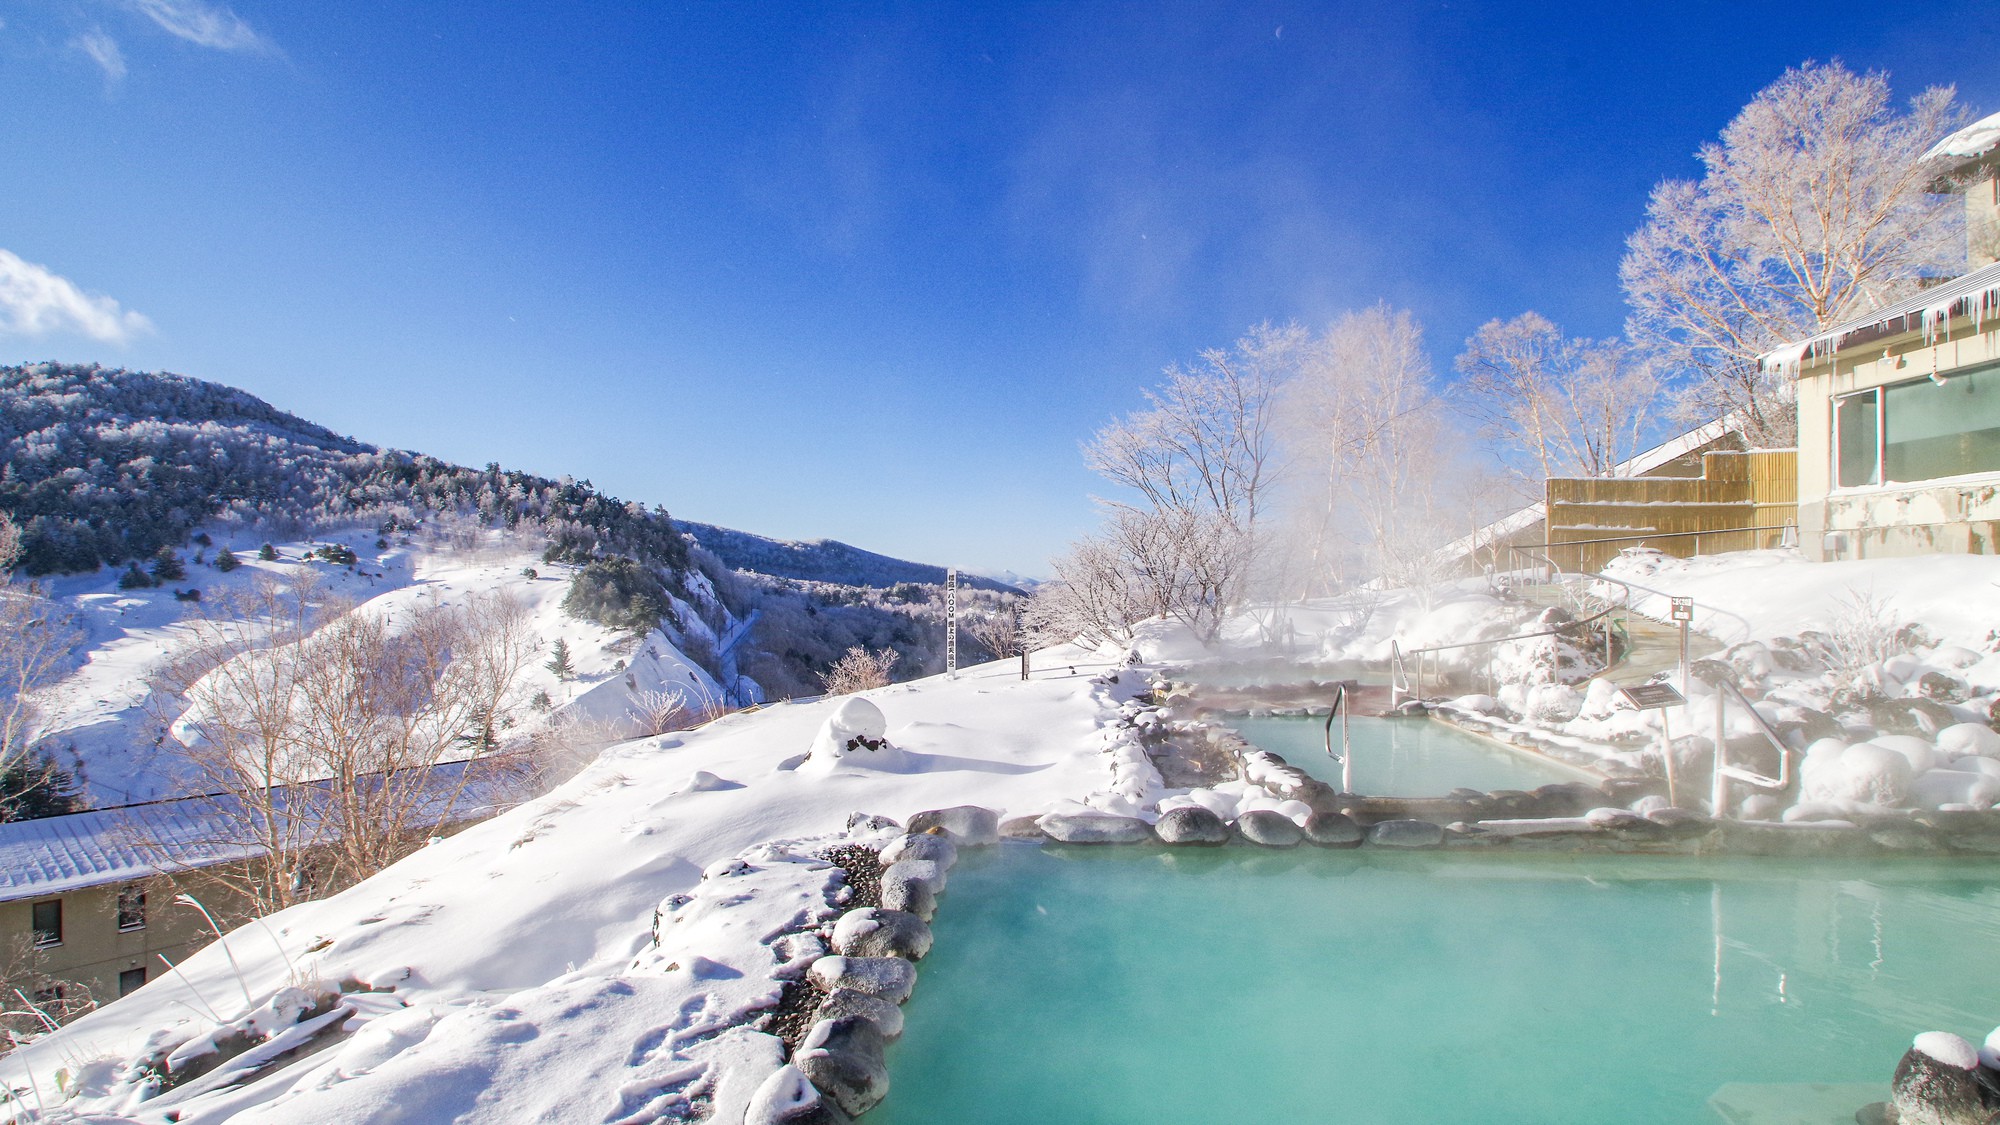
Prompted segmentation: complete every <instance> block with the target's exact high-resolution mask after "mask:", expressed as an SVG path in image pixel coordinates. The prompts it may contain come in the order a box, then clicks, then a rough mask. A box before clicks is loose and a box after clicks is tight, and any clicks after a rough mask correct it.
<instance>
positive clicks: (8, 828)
mask: <svg viewBox="0 0 2000 1125" xmlns="http://www.w3.org/2000/svg"><path fill="white" fill-rule="evenodd" d="M463 769H464V763H450V764H448V765H443V766H439V767H438V768H437V769H435V770H433V771H432V773H431V778H430V784H431V787H432V788H433V789H434V790H435V793H436V795H437V796H438V797H439V798H441V799H442V798H446V797H448V796H449V795H450V793H451V791H452V790H453V789H454V788H456V786H457V783H458V776H459V774H460V773H461V772H462V771H463ZM495 776H496V772H495V771H491V770H482V771H480V772H479V774H478V775H476V776H475V778H474V780H473V781H472V782H470V783H468V784H467V785H466V790H465V792H464V793H463V794H462V795H461V796H460V798H459V799H458V800H457V801H456V802H455V803H454V804H452V805H451V807H450V809H449V810H448V811H449V813H450V815H451V816H452V818H453V819H454V820H457V819H464V818H468V817H474V816H483V815H489V814H491V813H493V812H496V811H498V810H499V809H500V808H501V807H504V805H505V804H507V803H509V802H507V801H506V800H505V797H504V794H503V792H502V790H501V789H500V787H498V786H496V785H493V784H489V782H491V781H492V780H494V779H495ZM236 802H237V798H235V797H233V796H230V795H227V794H209V795H202V796H196V797H182V798H179V799H176V800H170V801H152V802H149V803H146V804H140V805H123V806H119V807H116V808H108V809H92V810H90V811H89V812H81V813H72V814H70V815H68V816H51V817H43V818H40V819H37V820H17V821H11V822H8V823H5V824H0V902H14V901H17V900H20V899H24V898H42V897H44V896H48V895H58V894H64V893H67V892H69V891H74V890H81V889H82V888H84V887H96V886H102V885H104V884H106V883H125V882H130V881H132V880H134V879H143V878H146V877H147V876H151V875H160V874H164V873H167V872H172V871H187V870H190V869H194V868H201V867H212V866H214V865H215V864H218V863H227V862H229V861H231V860H238V859H247V858H250V857H252V856H255V855H258V854H260V853H261V851H262V849H261V848H259V847H258V846H257V845H255V844H252V843H247V842H241V841H240V840H232V837H240V836H241V834H242V828H241V827H240V826H241V824H242V814H241V812H240V810H239V808H238V807H237V805H236ZM433 823H435V818H434V819H433Z"/></svg>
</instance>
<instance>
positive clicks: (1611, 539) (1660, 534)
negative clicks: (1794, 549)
mask: <svg viewBox="0 0 2000 1125" xmlns="http://www.w3.org/2000/svg"><path fill="white" fill-rule="evenodd" d="M1796 526H1797V525H1796V524H1792V523H1783V524H1771V525H1762V526H1758V527H1711V528H1705V529H1703V530H1701V531H1649V532H1646V533H1645V534H1644V535H1609V536H1605V537H1604V538H1601V539H1565V540H1563V541H1562V542H1560V543H1510V544H1508V546H1510V547H1521V548H1527V547H1581V546H1583V545H1585V544H1588V543H1631V542H1635V541H1636V542H1640V543H1643V542H1645V541H1646V540H1648V539H1686V538H1687V537H1688V536H1690V535H1692V536H1694V537H1695V538H1697V539H1699V538H1700V537H1702V536H1704V535H1729V534H1732V533H1735V532H1741V531H1785V530H1789V529H1793V528H1795V527H1796Z"/></svg>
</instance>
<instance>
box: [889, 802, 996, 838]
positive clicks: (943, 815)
mask: <svg viewBox="0 0 2000 1125" xmlns="http://www.w3.org/2000/svg"><path fill="white" fill-rule="evenodd" d="M909 828H910V832H911V834H913V835H917V834H922V833H926V832H929V831H930V830H931V829H933V828H937V829H942V830H943V831H944V832H945V834H946V835H948V836H950V837H951V838H952V840H954V841H955V842H957V843H960V844H969V845H973V846H979V845H984V844H996V843H999V842H1000V814H999V813H996V812H994V811H993V810H992V809H983V808H980V807H979V806H978V805H954V806H952V807H951V808H948V809H927V810H925V811H923V812H920V813H918V814H916V815H915V816H913V817H911V818H910V824H909Z"/></svg>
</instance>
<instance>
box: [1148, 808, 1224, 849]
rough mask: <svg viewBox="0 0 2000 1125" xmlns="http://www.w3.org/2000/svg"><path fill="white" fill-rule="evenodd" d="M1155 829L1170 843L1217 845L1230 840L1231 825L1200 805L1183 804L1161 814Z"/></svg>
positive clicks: (1154, 826) (1161, 838) (1154, 825)
mask: <svg viewBox="0 0 2000 1125" xmlns="http://www.w3.org/2000/svg"><path fill="white" fill-rule="evenodd" d="M1153 831H1154V833H1155V834H1157V835H1158V836H1159V837H1160V840H1161V841H1162V842H1164V843H1168V844H1200V845H1210V846H1212V845H1216V844H1226V843H1228V842H1229V826H1228V825H1226V824H1224V823H1222V818H1221V817H1219V816H1217V815H1215V814H1214V813H1213V812H1210V811H1209V810H1208V809H1205V808H1203V807H1202V806H1200V805H1182V806H1180V807H1178V808H1172V809H1168V810H1167V811H1166V812H1163V813H1161V814H1160V819H1159V820H1157V821H1155V822H1154V824H1153Z"/></svg>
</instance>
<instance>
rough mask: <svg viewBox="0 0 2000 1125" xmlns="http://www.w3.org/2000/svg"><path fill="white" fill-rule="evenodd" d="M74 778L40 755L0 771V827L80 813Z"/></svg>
mask: <svg viewBox="0 0 2000 1125" xmlns="http://www.w3.org/2000/svg"><path fill="white" fill-rule="evenodd" d="M83 807H84V804H83V797H82V795H81V794H79V793H78V792H77V785H76V778H75V777H74V776H73V775H71V773H70V772H69V771H68V770H66V769H64V768H62V767H61V766H59V765H57V764H56V762H55V760H54V759H52V758H50V757H48V756H46V755H42V754H37V755H36V756H34V757H33V758H28V759H23V760H21V761H17V762H15V763H14V764H12V765H10V766H7V767H6V768H4V769H0V823H5V822H7V821H11V820H34V819H36V818H37V817H44V816H64V815H66V814H68V813H73V812H82V811H83Z"/></svg>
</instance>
